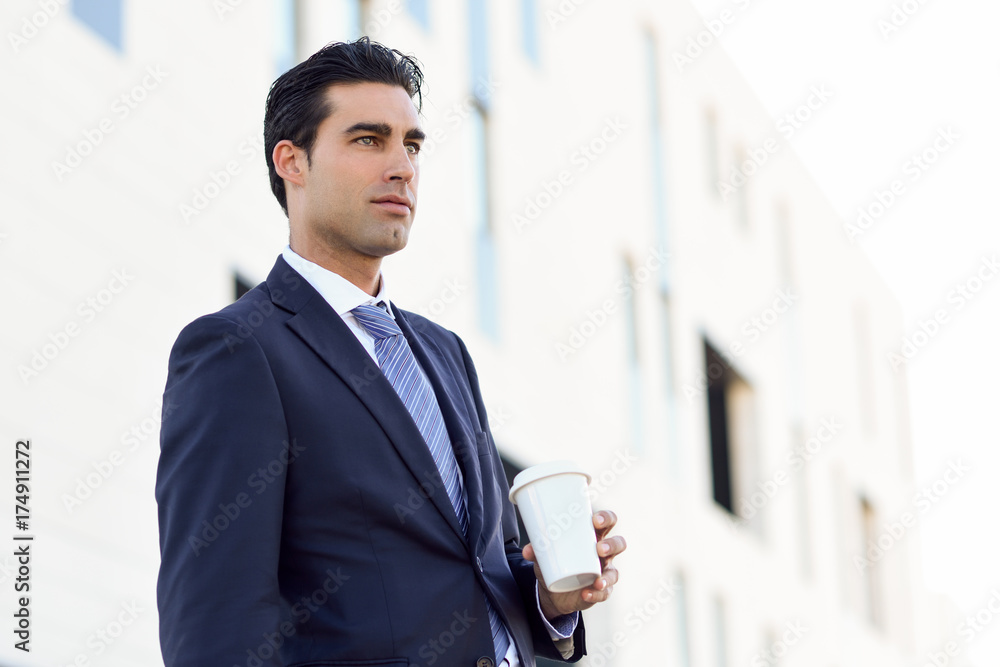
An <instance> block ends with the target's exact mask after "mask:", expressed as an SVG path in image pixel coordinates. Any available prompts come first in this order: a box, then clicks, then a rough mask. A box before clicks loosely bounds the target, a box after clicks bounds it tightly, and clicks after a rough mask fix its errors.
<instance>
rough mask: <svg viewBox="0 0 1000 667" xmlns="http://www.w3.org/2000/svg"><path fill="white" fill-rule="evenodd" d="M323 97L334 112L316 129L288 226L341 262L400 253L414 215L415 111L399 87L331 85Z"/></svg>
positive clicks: (417, 170)
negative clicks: (296, 215) (297, 213)
mask: <svg viewBox="0 0 1000 667" xmlns="http://www.w3.org/2000/svg"><path fill="white" fill-rule="evenodd" d="M326 96H327V100H328V101H329V102H330V103H331V105H332V109H333V112H332V113H331V114H330V115H329V116H328V117H327V118H326V119H325V120H324V121H323V122H322V123H321V124H320V126H319V131H318V132H317V136H316V143H315V144H314V145H313V148H312V151H311V153H310V160H309V166H308V168H307V170H306V173H305V174H304V184H303V187H302V189H301V193H300V202H301V203H302V214H303V215H302V216H301V220H298V221H294V222H293V224H296V223H299V225H300V227H301V228H302V232H303V233H304V236H302V237H301V238H304V239H305V240H306V243H308V245H309V246H310V247H311V248H312V249H314V250H317V251H319V252H320V253H322V254H329V255H331V256H334V257H336V258H338V259H339V260H340V261H343V262H352V261H354V260H357V259H370V258H382V257H385V256H386V255H390V254H392V253H394V252H396V251H398V250H401V249H403V248H404V247H405V246H406V242H407V239H408V238H409V233H410V225H411V224H413V216H414V215H415V214H416V210H417V183H418V181H419V174H420V167H419V159H418V155H417V154H418V153H419V151H420V146H421V144H422V143H423V137H424V134H423V132H421V130H420V127H419V118H418V116H417V110H416V108H415V107H414V105H413V102H412V100H411V99H410V97H409V95H407V93H406V91H405V90H404V89H403V88H401V87H399V86H390V85H386V84H382V83H357V84H338V85H333V86H331V87H330V88H329V89H328V90H327V92H326ZM293 236H294V230H293Z"/></svg>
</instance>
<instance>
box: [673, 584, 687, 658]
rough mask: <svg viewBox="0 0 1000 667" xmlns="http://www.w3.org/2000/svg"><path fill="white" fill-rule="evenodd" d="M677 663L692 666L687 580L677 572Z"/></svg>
mask: <svg viewBox="0 0 1000 667" xmlns="http://www.w3.org/2000/svg"><path fill="white" fill-rule="evenodd" d="M674 599H675V601H676V604H677V607H676V614H677V664H678V665H679V666H680V667H691V630H690V629H689V628H688V601H687V581H686V580H685V579H684V575H683V573H678V574H677V594H676V597H675V598H674Z"/></svg>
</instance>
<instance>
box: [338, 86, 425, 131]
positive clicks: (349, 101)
mask: <svg viewBox="0 0 1000 667" xmlns="http://www.w3.org/2000/svg"><path fill="white" fill-rule="evenodd" d="M326 100H327V102H329V103H330V105H331V109H332V112H331V113H330V116H329V117H328V120H331V121H333V122H334V123H336V124H338V125H339V124H344V125H352V124H354V123H357V122H375V123H379V122H381V123H388V124H389V125H392V126H393V129H394V130H402V131H403V132H406V131H407V130H409V129H412V128H415V127H418V126H419V125H420V118H419V115H418V114H417V107H416V105H415V104H414V103H413V100H411V99H410V96H409V94H407V92H406V90H404V89H403V88H402V87H401V86H392V85H389V84H385V83H371V82H363V83H349V84H343V83H338V84H334V85H332V86H330V87H329V88H327V90H326ZM397 126H398V127H397Z"/></svg>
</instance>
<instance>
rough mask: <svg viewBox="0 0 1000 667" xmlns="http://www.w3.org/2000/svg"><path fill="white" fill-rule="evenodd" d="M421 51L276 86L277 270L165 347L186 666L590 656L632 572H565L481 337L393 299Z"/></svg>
mask: <svg viewBox="0 0 1000 667" xmlns="http://www.w3.org/2000/svg"><path fill="white" fill-rule="evenodd" d="M422 79H423V74H422V73H421V71H420V69H419V67H418V65H417V63H416V62H415V61H414V60H412V59H411V58H409V57H407V56H404V55H403V54H401V53H399V52H398V51H395V50H390V49H387V48H386V47H384V46H382V45H380V44H377V43H373V42H369V41H368V40H367V39H365V38H362V39H361V40H359V41H357V42H353V43H349V44H345V43H338V44H332V45H329V46H327V47H325V48H323V49H322V50H320V51H319V52H317V53H316V54H315V55H313V56H312V57H311V58H309V59H308V60H306V61H305V62H303V63H302V64H300V65H298V66H296V67H294V68H293V69H291V70H290V71H288V72H287V73H285V74H284V75H282V76H281V77H280V78H279V79H278V80H277V81H275V83H274V85H273V86H272V88H271V92H270V94H269V96H268V100H267V106H266V112H265V119H264V139H265V147H266V151H265V153H266V156H267V164H268V168H269V171H270V178H271V188H272V190H273V192H274V194H275V196H276V198H277V199H278V202H279V203H280V204H281V206H282V208H283V209H284V211H285V213H286V214H287V215H288V220H289V228H290V239H289V245H288V247H286V248H285V249H284V251H283V252H282V253H281V255H280V256H279V257H278V259H277V261H276V262H275V265H274V268H273V269H272V271H271V273H270V275H268V277H267V279H266V280H265V281H264V282H263V283H261V284H260V285H258V286H257V287H256V288H254V289H253V290H251V291H250V292H249V293H248V294H246V295H245V296H244V297H243V298H242V299H240V300H239V301H237V302H236V303H234V304H232V305H230V306H228V307H226V308H224V309H222V310H220V311H219V312H217V313H215V314H212V315H206V316H204V317H201V318H199V319H197V320H196V321H194V322H193V323H191V324H190V325H188V326H187V327H186V328H185V329H184V330H183V331H182V332H181V334H180V335H179V337H178V339H177V341H176V343H175V344H174V348H173V350H172V352H171V355H170V363H169V372H168V378H167V384H166V390H165V393H164V411H165V412H166V411H167V410H169V411H170V414H169V417H168V418H165V419H164V420H163V424H162V429H161V455H160V462H159V468H158V471H157V480H156V498H157V503H158V506H159V522H160V550H161V557H162V562H161V567H160V575H159V580H158V584H157V601H158V606H159V613H160V641H161V648H162V652H163V658H164V662H165V663H166V665H167V666H168V667H173V666H181V665H183V666H184V667H189V666H204V667H229V666H230V665H245V666H246V667H260V666H262V665H271V666H274V665H286V666H294V665H299V666H305V665H380V666H391V667H403V666H405V665H434V664H437V665H443V666H451V665H457V666H463V667H466V666H467V667H495V666H496V665H509V666H510V667H514V666H521V667H530V666H533V665H534V664H535V656H536V655H538V656H544V657H547V658H550V659H555V660H564V661H570V662H572V661H576V660H578V659H579V658H580V657H581V656H582V655H584V653H585V640H584V624H583V619H582V618H581V615H580V612H581V611H582V610H584V609H587V608H589V607H591V606H592V605H594V604H596V603H599V602H602V601H604V600H606V599H607V598H608V596H609V595H610V594H611V591H612V587H613V586H614V584H615V583H616V582H617V580H618V572H617V570H616V569H615V567H614V565H613V559H614V558H615V556H617V555H618V554H620V553H621V552H622V551H623V550H624V549H625V541H624V539H623V538H622V537H621V536H616V535H610V534H609V531H611V529H612V528H613V527H614V525H615V522H616V517H615V515H614V514H613V513H612V512H608V511H601V512H598V513H596V514H595V515H594V519H593V521H594V526H595V531H596V533H597V537H598V554H599V555H600V556H601V563H602V568H603V572H602V574H601V576H600V577H599V578H598V579H597V581H596V582H595V583H594V584H593V585H592V586H591V587H588V588H586V589H583V590H581V591H575V592H572V593H559V594H556V593H552V592H550V591H548V589H547V588H546V587H545V582H544V581H543V580H542V578H541V574H540V571H539V569H538V568H537V566H535V565H534V563H533V562H532V560H533V559H534V552H533V551H532V547H531V545H527V546H525V547H524V548H523V550H522V549H521V548H520V547H519V546H518V530H517V523H516V519H515V515H514V509H513V507H512V506H511V504H510V502H509V501H508V500H507V497H506V495H507V483H506V480H505V478H504V473H503V468H502V466H501V462H500V458H499V456H498V454H497V450H496V446H495V444H494V442H493V438H492V436H491V434H490V430H489V424H488V423H487V419H486V409H485V407H484V405H483V399H482V396H481V395H480V390H479V382H478V378H477V376H476V371H475V368H474V367H473V364H472V360H471V359H470V357H469V353H468V351H467V350H466V348H465V345H464V344H463V343H462V341H461V340H460V339H459V338H458V337H457V336H456V335H455V334H453V333H451V332H450V331H447V330H445V329H443V328H441V327H440V326H438V325H436V324H434V323H432V322H430V321H428V320H426V319H424V318H422V317H420V316H418V315H415V314H413V313H410V312H407V311H404V310H400V309H399V308H397V307H396V305H395V304H393V303H392V302H391V301H390V298H389V294H388V291H387V289H388V287H390V286H387V285H386V284H385V281H384V280H383V279H382V274H381V262H382V258H383V257H385V256H387V255H390V254H392V253H394V252H397V251H399V250H401V249H403V248H404V247H405V246H406V243H407V239H408V236H409V232H410V227H411V225H412V223H413V218H414V214H415V212H416V206H417V186H418V182H419V162H420V159H419V154H420V148H421V145H422V143H423V139H424V133H423V132H422V131H421V129H420V119H419V115H418V114H419V108H420V103H421V101H422V100H421V92H420V87H421V83H422Z"/></svg>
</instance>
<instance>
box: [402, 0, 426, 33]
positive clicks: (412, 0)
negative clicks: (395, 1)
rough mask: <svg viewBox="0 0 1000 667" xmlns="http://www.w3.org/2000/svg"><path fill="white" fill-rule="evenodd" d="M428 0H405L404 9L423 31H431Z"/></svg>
mask: <svg viewBox="0 0 1000 667" xmlns="http://www.w3.org/2000/svg"><path fill="white" fill-rule="evenodd" d="M429 5H430V0H407V1H406V8H407V9H409V10H410V16H412V17H413V18H414V19H415V20H416V21H417V23H419V24H420V27H422V28H423V29H424V30H430V29H431V10H430V6H429Z"/></svg>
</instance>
